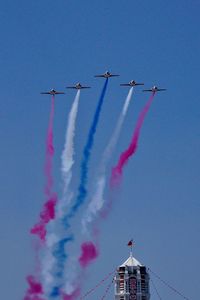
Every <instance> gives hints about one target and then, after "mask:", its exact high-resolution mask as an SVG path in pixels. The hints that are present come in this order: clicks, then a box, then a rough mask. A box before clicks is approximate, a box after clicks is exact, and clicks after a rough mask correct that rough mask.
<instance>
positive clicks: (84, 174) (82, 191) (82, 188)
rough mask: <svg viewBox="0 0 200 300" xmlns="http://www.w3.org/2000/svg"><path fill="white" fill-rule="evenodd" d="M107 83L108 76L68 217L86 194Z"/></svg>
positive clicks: (76, 208)
mask: <svg viewBox="0 0 200 300" xmlns="http://www.w3.org/2000/svg"><path fill="white" fill-rule="evenodd" d="M107 85H108V78H106V81H105V84H104V86H103V90H102V92H101V96H100V98H99V102H98V105H97V108H96V111H95V114H94V118H93V122H92V125H91V127H90V130H89V134H88V138H87V143H86V145H85V148H84V150H83V159H82V163H81V176H80V184H79V188H78V196H77V198H76V201H75V204H74V205H73V206H72V207H71V209H70V212H69V214H68V218H72V217H73V216H74V214H75V213H76V211H77V210H78V208H79V207H80V206H81V205H82V204H83V202H84V200H85V198H86V196H87V188H86V185H87V181H88V163H89V160H90V155H91V150H92V146H93V143H94V135H95V132H96V129H97V124H98V121H99V116H100V112H101V108H102V104H103V100H104V96H105V93H106V89H107Z"/></svg>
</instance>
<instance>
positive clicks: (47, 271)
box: [42, 90, 80, 295]
mask: <svg viewBox="0 0 200 300" xmlns="http://www.w3.org/2000/svg"><path fill="white" fill-rule="evenodd" d="M79 99H80V90H78V91H77V94H76V96H75V99H74V102H73V104H72V107H71V110H70V112H69V116H68V121H67V130H66V135H65V144H64V149H63V152H62V155H61V172H62V180H63V195H62V198H61V199H60V200H59V202H58V204H57V207H56V218H55V220H54V221H53V222H51V223H50V224H49V225H48V232H47V236H46V247H45V250H44V253H43V259H42V277H43V288H44V291H45V294H46V295H48V294H49V292H50V290H51V288H52V286H53V285H54V284H55V282H54V276H53V274H52V271H53V269H54V268H55V264H56V258H55V256H54V255H53V251H54V247H55V245H56V244H57V242H58V241H59V240H60V239H61V238H62V237H63V236H64V229H63V228H62V225H61V220H62V217H63V216H64V214H65V212H66V209H67V206H68V205H69V203H70V201H71V198H72V193H71V192H70V183H71V179H72V167H73V164H74V136H75V124H76V119H77V113H78V106H79Z"/></svg>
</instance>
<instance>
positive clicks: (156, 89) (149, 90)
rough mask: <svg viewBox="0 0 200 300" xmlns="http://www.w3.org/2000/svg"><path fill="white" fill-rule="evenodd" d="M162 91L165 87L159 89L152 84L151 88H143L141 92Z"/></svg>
mask: <svg viewBox="0 0 200 300" xmlns="http://www.w3.org/2000/svg"><path fill="white" fill-rule="evenodd" d="M162 91H166V89H159V88H158V87H157V86H155V85H154V86H153V87H152V88H151V89H148V90H143V92H153V93H155V92H162Z"/></svg>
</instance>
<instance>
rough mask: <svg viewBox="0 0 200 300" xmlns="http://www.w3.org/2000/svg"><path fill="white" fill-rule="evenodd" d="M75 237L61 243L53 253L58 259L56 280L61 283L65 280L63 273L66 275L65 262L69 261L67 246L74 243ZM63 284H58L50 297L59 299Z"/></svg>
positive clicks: (55, 271)
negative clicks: (61, 280)
mask: <svg viewBox="0 0 200 300" xmlns="http://www.w3.org/2000/svg"><path fill="white" fill-rule="evenodd" d="M73 239H74V238H73V236H70V237H67V238H64V239H62V240H61V241H59V242H58V243H57V244H56V245H55V248H54V251H53V256H54V257H56V260H57V265H56V270H54V280H55V278H56V279H57V280H58V282H59V281H60V279H62V278H63V275H64V274H63V273H64V263H65V260H66V259H67V254H66V251H65V245H66V244H67V243H68V242H72V241H73ZM61 287H62V284H59V283H57V284H56V285H55V286H54V287H53V288H52V290H51V293H50V297H51V298H57V297H58V296H59V295H60V290H61Z"/></svg>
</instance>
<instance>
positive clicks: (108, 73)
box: [94, 71, 119, 78]
mask: <svg viewBox="0 0 200 300" xmlns="http://www.w3.org/2000/svg"><path fill="white" fill-rule="evenodd" d="M116 76H119V75H116V74H111V73H110V72H109V71H106V72H105V73H104V74H100V75H95V76H94V77H104V78H109V77H116Z"/></svg>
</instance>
